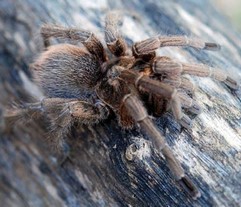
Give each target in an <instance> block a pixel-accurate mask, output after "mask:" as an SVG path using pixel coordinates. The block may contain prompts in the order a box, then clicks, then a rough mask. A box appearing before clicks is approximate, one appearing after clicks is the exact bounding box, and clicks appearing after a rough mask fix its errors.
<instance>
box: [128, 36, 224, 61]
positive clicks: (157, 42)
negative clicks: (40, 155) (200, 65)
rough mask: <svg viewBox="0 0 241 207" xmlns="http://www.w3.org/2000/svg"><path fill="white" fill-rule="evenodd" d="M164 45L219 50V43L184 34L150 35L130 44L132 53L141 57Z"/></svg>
mask: <svg viewBox="0 0 241 207" xmlns="http://www.w3.org/2000/svg"><path fill="white" fill-rule="evenodd" d="M166 46H186V47H193V48H197V49H204V50H214V51H216V50H219V49H220V45H218V44H216V43H208V42H204V41H202V40H199V39H192V38H188V37H186V36H170V37H169V36H166V37H165V36H157V37H151V38H148V39H146V40H143V41H141V42H137V43H135V44H134V45H133V46H132V51H133V55H134V56H135V57H142V56H145V55H148V54H151V53H153V52H155V50H157V49H158V48H160V47H166Z"/></svg>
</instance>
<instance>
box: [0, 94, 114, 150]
mask: <svg viewBox="0 0 241 207" xmlns="http://www.w3.org/2000/svg"><path fill="white" fill-rule="evenodd" d="M108 113H109V111H108V108H106V106H105V105H104V104H102V102H97V103H96V104H92V103H89V102H86V101H80V100H77V99H62V98H46V99H43V100H42V101H41V102H37V103H30V104H24V105H22V106H21V107H20V108H16V109H10V110H8V111H6V113H5V114H4V118H5V120H6V121H23V122H25V121H29V120H31V119H36V118H38V117H41V116H46V117H47V119H48V120H49V122H50V126H49V129H48V130H49V132H48V141H49V144H50V146H51V147H52V148H53V150H54V151H56V152H57V153H58V152H61V151H63V148H64V143H65V142H64V138H65V136H66V135H67V134H68V133H69V130H70V128H71V126H72V125H73V123H74V122H79V123H82V124H95V123H98V122H99V121H101V120H103V119H105V118H107V116H108Z"/></svg>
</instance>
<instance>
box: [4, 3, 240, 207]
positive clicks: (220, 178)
mask: <svg viewBox="0 0 241 207" xmlns="http://www.w3.org/2000/svg"><path fill="white" fill-rule="evenodd" d="M43 2H44V1H40V0H36V1H31V0H1V1H0V91H1V92H0V120H1V121H0V129H1V136H0V169H1V170H0V206H3V207H5V206H18V207H21V206H34V207H37V206H71V207H76V206H172V207H173V206H183V207H184V206H241V205H240V203H241V99H240V97H241V96H240V92H232V91H230V90H229V88H228V87H226V86H225V85H223V84H221V83H218V82H216V81H213V80H211V79H209V78H206V79H201V78H192V80H193V81H194V82H196V84H198V85H199V86H200V88H199V89H198V90H197V92H196V97H197V99H198V100H199V102H200V104H201V105H202V107H203V113H202V114H201V115H199V116H198V117H197V118H196V119H195V121H194V127H193V129H192V130H191V131H186V130H184V131H181V130H180V126H179V125H178V124H177V123H176V122H175V121H174V119H173V117H172V116H171V114H167V115H165V116H163V117H161V118H159V119H157V120H156V123H157V124H158V126H159V128H160V129H161V130H162V132H163V133H164V134H165V136H166V138H167V141H168V143H169V144H170V146H171V148H172V149H173V150H174V152H175V154H176V155H177V157H178V159H179V160H180V161H181V162H182V164H183V166H184V168H185V169H186V170H187V173H188V174H189V175H190V177H191V178H192V179H193V180H194V181H195V182H196V184H197V185H198V186H199V188H200V190H201V193H202V197H201V198H200V199H198V200H197V201H193V200H191V199H190V198H188V197H187V196H186V195H185V193H183V192H182V191H181V188H180V187H179V185H178V184H177V183H176V182H175V181H174V180H173V177H172V176H171V174H170V172H169V170H168V168H167V167H166V165H165V161H164V160H163V159H162V158H161V157H159V156H157V155H156V154H155V152H153V150H152V147H151V146H150V142H149V141H148V140H147V139H148V137H143V136H142V135H141V134H140V133H139V131H138V130H132V131H123V130H122V129H121V128H120V127H118V126H117V122H116V121H115V119H114V118H113V120H106V121H104V122H103V123H101V124H99V125H97V126H94V127H88V126H84V127H80V126H79V127H76V128H75V129H73V130H72V133H71V135H70V137H69V139H68V143H69V145H70V150H71V151H70V156H71V161H67V162H66V163H65V164H64V165H63V166H59V165H58V164H57V163H56V158H55V157H54V156H53V154H52V153H51V152H50V150H49V148H48V146H46V143H45V142H44V140H45V136H46V134H45V133H46V127H47V126H46V125H45V124H44V123H42V122H31V123H28V124H23V123H19V124H17V125H13V126H4V122H3V119H2V118H1V117H2V113H3V110H4V108H5V107H6V106H8V105H9V104H10V103H11V102H13V101H19V100H21V101H31V99H32V98H31V96H35V97H38V98H40V97H41V93H40V92H39V90H38V88H36V87H35V86H34V85H33V83H32V81H31V74H30V71H29V69H28V65H29V63H31V62H32V61H33V59H34V57H36V56H37V55H38V54H39V52H40V51H41V50H42V44H41V39H40V37H39V35H38V31H39V28H40V26H41V25H42V24H43V23H55V24H61V25H66V26H75V27H79V28H83V29H87V30H91V31H94V32H96V34H97V35H98V37H100V38H101V39H102V40H103V31H104V29H103V28H104V27H103V26H104V17H105V14H106V13H107V12H108V11H109V10H112V9H118V10H121V11H123V12H124V23H123V25H122V33H123V35H124V36H125V37H126V39H127V41H128V43H129V44H131V43H132V42H135V41H138V40H142V39H144V38H147V37H150V36H153V35H156V34H170V35H176V34H178V35H184V34H185V35H189V36H195V37H199V38H202V39H205V40H209V41H215V42H218V43H220V44H221V45H222V50H221V51H220V52H216V53H214V52H206V51H198V50H194V49H189V48H165V49H161V50H160V51H159V54H160V55H168V56H170V57H172V58H174V59H178V60H180V61H183V62H201V63H204V64H208V65H211V66H214V67H219V68H221V69H223V70H224V71H227V72H228V73H230V74H231V75H233V76H234V77H235V78H236V79H237V80H239V81H240V80H241V70H240V65H241V38H240V35H239V34H238V33H236V32H235V31H234V30H233V29H232V26H231V25H230V23H229V22H228V21H227V20H226V19H225V18H224V17H223V16H222V14H220V13H219V12H218V11H216V10H215V8H214V7H213V6H212V5H210V2H209V1H208V0H202V1H201V0H200V1H193V0H184V1H176V0H163V1H154V0H146V1H140V0H131V1H115V2H114V1H111V0H109V1H108V0H98V1H95V2H92V1H89V2H87V1H83V0H74V1H67V0H56V1H48V2H47V3H43ZM144 2H145V3H144ZM143 143H146V145H145V147H143ZM133 145H135V146H136V148H137V149H136V151H135V152H131V155H132V156H133V161H128V160H127V159H126V152H129V150H130V149H132V148H131V146H133Z"/></svg>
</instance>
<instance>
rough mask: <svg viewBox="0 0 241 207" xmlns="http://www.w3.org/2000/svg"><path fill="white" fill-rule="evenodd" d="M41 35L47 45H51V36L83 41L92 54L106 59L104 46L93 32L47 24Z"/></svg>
mask: <svg viewBox="0 0 241 207" xmlns="http://www.w3.org/2000/svg"><path fill="white" fill-rule="evenodd" d="M41 35H42V37H43V39H44V45H45V47H48V46H49V45H50V42H49V39H50V38H51V37H54V38H59V39H68V40H71V41H73V42H74V43H75V44H78V43H82V44H83V45H84V46H85V47H86V48H87V50H88V51H89V52H90V53H91V54H93V55H95V56H96V57H97V58H98V59H99V60H100V61H102V62H104V61H106V54H105V50H104V47H103V45H102V43H101V42H100V40H98V39H97V38H96V37H95V35H94V34H93V33H92V32H89V31H86V30H81V29H75V28H65V27H62V26H55V25H49V24H45V25H43V26H42V28H41Z"/></svg>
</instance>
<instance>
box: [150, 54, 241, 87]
mask: <svg viewBox="0 0 241 207" xmlns="http://www.w3.org/2000/svg"><path fill="white" fill-rule="evenodd" d="M152 70H153V72H154V73H155V74H166V75H167V79H170V78H171V77H172V76H181V74H189V75H194V76H199V77H211V78H214V79H216V80H218V81H221V82H224V83H225V84H226V85H228V86H229V87H230V88H232V89H238V88H239V85H238V83H237V82H236V81H235V80H234V79H232V78H231V77H229V76H228V75H227V74H226V73H225V72H223V71H221V70H220V69H218V68H212V67H209V66H207V65H202V64H187V63H180V62H177V61H174V60H172V59H170V58H167V57H157V58H155V59H154V61H153V63H152Z"/></svg>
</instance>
